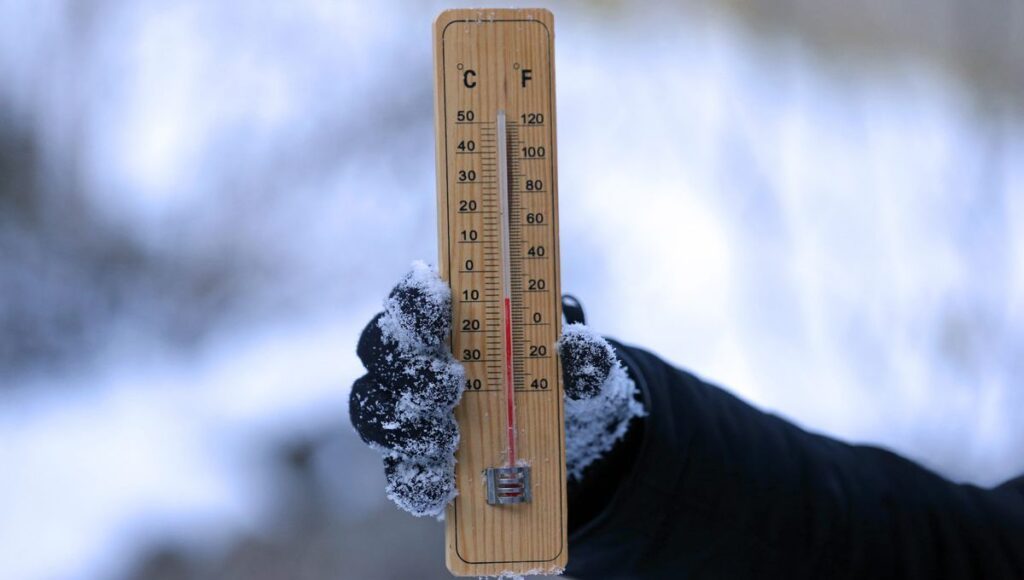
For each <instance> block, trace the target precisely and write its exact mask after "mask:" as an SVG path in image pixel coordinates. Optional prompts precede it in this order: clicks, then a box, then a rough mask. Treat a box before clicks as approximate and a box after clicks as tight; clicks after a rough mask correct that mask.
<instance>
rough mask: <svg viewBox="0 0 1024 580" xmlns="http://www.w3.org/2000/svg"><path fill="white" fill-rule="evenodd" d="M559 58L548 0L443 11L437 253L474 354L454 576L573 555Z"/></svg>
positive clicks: (456, 331)
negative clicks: (563, 359)
mask: <svg viewBox="0 0 1024 580" xmlns="http://www.w3.org/2000/svg"><path fill="white" fill-rule="evenodd" d="M553 59H554V21H553V17H552V15H551V13H550V12H548V11H547V10H541V9H500V10H487V9H472V10H469V9H465V10H463V9H459V10H448V11H445V12H443V13H442V14H441V15H440V16H439V17H438V19H437V21H436V22H435V24H434V67H435V75H436V76H435V102H436V113H435V114H436V118H435V122H436V138H437V195H438V198H437V199H438V212H437V213H438V240H439V264H440V271H441V275H442V277H444V278H445V279H446V280H447V281H448V282H449V284H450V285H451V289H452V311H453V325H452V335H451V339H450V345H451V349H452V353H453V354H454V356H455V357H456V358H457V359H458V360H459V361H461V362H462V364H463V365H464V367H465V369H466V389H465V393H464V394H463V397H462V402H461V403H460V404H459V406H458V408H457V409H456V411H455V416H456V420H457V421H458V423H459V431H460V434H461V442H460V444H459V449H458V452H457V453H456V460H457V463H456V473H455V476H456V483H457V486H458V489H459V495H458V496H457V497H456V498H455V499H454V501H453V502H452V503H451V504H450V505H449V507H448V512H447V514H446V516H447V517H446V522H447V523H446V532H445V537H446V545H447V553H446V554H447V557H446V561H447V564H448V568H449V570H451V572H452V573H454V574H457V575H464V576H481V575H499V574H525V573H531V574H543V573H558V572H560V571H561V570H562V569H563V568H564V567H565V563H566V560H567V548H566V497H565V436H564V422H563V421H564V418H563V407H562V404H563V399H562V371H561V367H560V366H559V361H558V356H557V353H556V352H555V343H556V341H557V339H558V336H559V334H560V332H561V319H562V313H561V301H560V284H559V262H558V259H559V258H558V256H559V253H558V204H557V200H558V197H557V181H556V166H555V161H556V155H555V152H556V150H555V106H554V92H555V85H554V81H555V79H554V60H553Z"/></svg>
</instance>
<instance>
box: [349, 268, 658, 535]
mask: <svg viewBox="0 0 1024 580" xmlns="http://www.w3.org/2000/svg"><path fill="white" fill-rule="evenodd" d="M450 324H451V291H450V289H449V288H448V285H447V284H445V283H444V281H443V280H441V279H440V278H439V277H438V275H437V273H436V272H434V271H433V270H431V269H430V268H429V267H428V266H427V265H426V264H424V263H423V262H415V263H414V264H413V267H412V271H411V272H410V273H409V274H407V275H406V276H405V277H404V278H403V279H402V280H401V281H400V282H399V283H398V285H397V286H395V288H394V289H393V290H392V291H391V293H390V294H389V295H388V298H387V299H386V300H385V301H384V311H383V312H381V313H380V314H378V315H377V316H375V317H374V318H373V320H371V321H370V323H369V324H368V325H367V326H366V328H365V329H364V330H363V334H362V336H361V337H360V339H359V346H358V348H357V351H358V355H359V358H360V360H362V362H363V365H364V366H365V367H366V369H367V371H368V372H367V374H366V375H364V376H363V377H361V378H359V379H358V380H356V382H355V384H354V385H353V386H352V394H351V396H350V399H349V415H350V416H351V420H352V425H353V426H354V427H355V429H356V431H357V432H358V433H359V436H360V437H361V438H362V439H363V441H365V442H366V443H368V444H369V445H370V446H371V447H373V448H374V449H377V450H378V451H380V452H381V453H382V454H383V456H384V473H385V477H386V480H387V494H388V497H389V498H391V500H392V501H394V502H395V503H396V504H397V505H398V506H399V507H400V508H402V509H403V510H405V511H407V512H409V513H412V514H413V515H417V516H424V515H435V516H436V515H440V514H441V513H442V512H443V511H444V507H445V505H446V504H447V503H448V502H449V501H451V499H452V498H453V497H455V493H456V490H455V457H454V454H455V449H456V447H457V446H458V442H459V432H458V427H457V425H456V423H455V417H454V413H453V409H454V408H455V405H456V404H457V403H458V401H459V398H460V397H461V395H462V390H463V387H464V384H465V372H464V370H463V368H462V365H461V364H460V363H459V362H458V361H456V360H455V358H454V357H453V356H452V355H451V353H450V352H449V350H448V347H447V345H446V344H445V338H446V337H447V336H448V332H449V329H450ZM558 350H559V355H560V356H561V358H562V369H563V375H564V385H565V394H566V401H565V411H566V413H565V414H566V420H565V428H566V468H567V472H568V474H569V476H570V477H572V478H577V479H578V478H579V477H580V476H581V474H582V472H583V469H584V468H585V467H586V466H587V465H589V464H591V463H593V462H594V461H595V460H596V459H598V458H599V457H601V456H602V455H603V454H604V453H605V452H607V451H608V450H609V449H611V448H612V447H613V446H614V445H615V443H616V442H617V441H618V440H619V439H621V438H622V437H623V436H624V435H625V433H626V430H627V429H628V426H629V421H630V419H632V418H633V417H638V416H641V415H643V414H644V412H643V408H642V406H641V405H640V403H638V402H637V401H636V400H635V396H634V395H635V393H636V386H635V385H634V384H633V381H632V380H631V379H630V378H629V377H628V376H627V375H626V371H625V369H624V368H623V367H622V365H621V363H619V361H618V359H617V358H616V356H615V352H614V350H613V349H612V347H611V345H609V344H608V342H607V341H605V340H604V339H603V338H601V337H600V336H599V335H597V334H596V333H594V332H593V331H592V330H590V329H589V328H588V327H586V326H584V325H582V324H568V325H566V326H565V328H564V329H563V333H562V338H561V340H560V341H559V345H558Z"/></svg>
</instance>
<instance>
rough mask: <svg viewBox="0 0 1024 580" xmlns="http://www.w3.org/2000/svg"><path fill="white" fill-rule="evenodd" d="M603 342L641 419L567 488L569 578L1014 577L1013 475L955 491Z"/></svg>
mask: <svg viewBox="0 0 1024 580" xmlns="http://www.w3.org/2000/svg"><path fill="white" fill-rule="evenodd" d="M613 344H614V346H615V347H616V350H617V351H618V354H619V357H620V358H621V359H622V361H623V363H624V364H625V365H626V366H627V367H628V369H629V372H630V374H631V375H632V377H633V379H634V380H635V381H636V382H637V385H638V387H639V389H640V392H641V393H642V396H643V399H644V400H643V403H644V406H645V408H646V409H647V411H648V416H647V417H645V418H644V420H643V422H642V423H641V424H639V425H635V426H634V430H635V434H634V435H632V438H631V439H627V441H625V442H624V444H623V445H621V447H622V449H625V451H623V450H622V449H616V453H613V455H612V457H611V458H610V459H609V461H604V462H599V463H602V464H600V465H596V466H595V469H594V471H593V472H589V473H586V474H584V482H588V480H589V478H591V476H594V478H595V479H596V480H597V481H591V482H589V483H587V485H590V486H591V489H590V490H589V491H588V490H582V491H581V490H580V489H575V490H574V489H570V504H569V506H570V507H569V509H570V527H571V529H570V536H569V550H570V551H569V566H568V569H567V574H569V575H570V576H574V577H577V578H583V579H585V578H730V579H739V578H784V579H794V578H828V579H833V578H835V579H843V578H850V579H854V578H857V579H860V578H865V579H867V578H871V579H875V578H900V579H906V578H929V579H931V578H950V579H953V578H956V579H960V578H965V579H966V578H971V579H974V578H977V579H982V578H984V579H1001V578H1022V579H1024V478H1019V479H1017V480H1015V481H1014V482H1009V483H1007V484H1004V485H1003V486H1000V487H997V488H994V489H982V488H979V487H976V486H973V485H961V484H956V483H953V482H950V481H948V480H946V479H943V478H942V477H939V476H938V475H936V474H934V473H932V472H930V471H928V470H926V469H924V468H922V467H920V466H918V465H917V464H915V463H913V462H911V461H908V460H907V459H904V458H902V457H900V456H898V455H895V454H893V453H891V452H888V451H885V450H883V449H879V448H875V447H868V446H856V445H848V444H845V443H842V442H839V441H836V440H833V439H829V438H827V437H823V436H820V435H815V434H812V433H808V432H806V431H803V430H802V429H800V428H798V427H796V426H794V425H793V424H791V423H788V422H786V421H784V420H782V419H780V418H778V417H775V416H773V415H770V414H767V413H764V412H761V411H758V410H757V409H754V408H753V407H751V406H750V405H747V404H746V403H744V402H743V401H741V400H739V399H737V398H736V397H734V396H732V395H730V394H728V393H726V392H725V391H723V390H721V389H719V388H717V387H714V386H712V385H709V384H707V383H705V382H703V381H701V380H700V379H698V378H696V377H694V376H693V375H691V374H689V373H686V372H684V371H681V370H679V369H676V368H674V367H672V366H670V365H668V364H666V363H665V362H664V361H662V360H660V359H659V358H658V357H656V356H654V355H652V354H650V353H648V352H645V351H643V350H640V349H637V348H633V347H627V346H623V345H621V344H618V343H613ZM609 482H610V483H609ZM595 490H596V491H595ZM574 498H575V499H574ZM595 504H600V505H599V507H598V508H597V509H595V508H594V505H595ZM577 508H578V509H577ZM574 510H575V511H576V513H575V514H574V513H573V512H574ZM580 514H582V515H583V516H584V517H580ZM574 516H575V517H574Z"/></svg>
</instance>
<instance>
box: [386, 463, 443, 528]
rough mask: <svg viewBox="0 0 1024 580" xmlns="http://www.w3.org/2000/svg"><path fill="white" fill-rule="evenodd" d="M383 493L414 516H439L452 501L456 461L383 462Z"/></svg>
mask: <svg viewBox="0 0 1024 580" xmlns="http://www.w3.org/2000/svg"><path fill="white" fill-rule="evenodd" d="M384 477H385V479H386V480H387V486H386V488H385V491H386V493H387V495H388V498H389V499H390V500H391V501H393V502H394V503H395V504H396V505H397V506H398V507H399V508H401V509H403V510H405V511H407V512H409V513H411V514H412V515H414V516H438V515H441V514H442V513H443V512H444V508H445V506H446V505H448V502H450V501H451V500H452V498H454V497H455V494H456V491H455V461H454V459H448V460H442V461H415V460H410V459H404V458H402V457H393V456H392V457H385V458H384Z"/></svg>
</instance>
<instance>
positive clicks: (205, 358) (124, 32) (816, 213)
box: [0, 0, 1024, 579]
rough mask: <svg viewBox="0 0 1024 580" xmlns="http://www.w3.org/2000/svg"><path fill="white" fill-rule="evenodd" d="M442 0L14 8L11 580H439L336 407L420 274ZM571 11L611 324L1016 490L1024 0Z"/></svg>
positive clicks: (189, 1) (3, 552) (565, 112)
mask: <svg viewBox="0 0 1024 580" xmlns="http://www.w3.org/2000/svg"><path fill="white" fill-rule="evenodd" d="M444 6H445V4H444V3H429V2H405V3H401V2H394V1H375V2H342V1H337V0H294V1H289V2H285V1H283V0H282V1H273V2H261V3H255V2H241V1H235V0H223V1H218V2H204V1H200V0H182V1H175V2H162V1H156V0H153V1H149V0H142V1H137V2H127V1H119V0H95V1H88V2H76V1H72V0H38V1H27V0H0V505H2V509H0V514H2V516H0V577H2V578H10V579H23V578H25V579H31V578H86V579H91V578H167V579H178V578H247V579H251V578H285V577H287V578H310V579H312V578H326V577H331V578H368V579H372V578H410V577H418V578H424V577H436V578H444V577H447V575H446V573H445V571H444V567H443V563H442V556H443V546H442V529H441V525H440V524H438V523H436V522H433V521H424V520H418V519H414V518H411V517H406V516H405V515H403V514H401V513H399V512H398V511H397V510H396V509H394V508H393V507H392V506H391V505H390V504H388V503H387V501H386V499H385V498H384V495H383V489H382V488H383V475H382V473H381V470H380V465H379V459H378V458H377V456H376V454H374V453H373V452H371V451H369V450H368V449H365V448H364V447H363V446H362V445H361V444H360V443H359V441H358V439H357V438H356V437H355V435H354V434H353V433H352V431H351V428H350V426H349V425H348V419H347V412H346V401H347V394H348V388H349V385H350V384H351V382H352V381H353V380H354V379H355V378H356V377H357V376H358V375H359V374H360V368H359V364H358V361H357V359H356V358H355V354H354V351H355V342H356V339H357V336H358V333H359V331H360V329H361V328H362V326H363V324H365V322H366V321H367V320H368V319H369V318H370V317H371V316H372V315H373V313H374V312H375V311H377V310H378V309H379V306H380V301H381V299H382V298H383V296H384V295H385V294H386V292H387V291H388V289H389V288H390V286H391V285H392V284H393V283H394V282H395V281H396V280H397V279H398V278H399V277H400V275H401V274H402V273H403V272H404V271H405V270H406V268H407V267H408V265H409V263H410V262H411V261H412V260H414V259H417V258H427V259H433V257H434V256H435V255H436V240H435V229H436V225H435V219H434V215H435V214H434V195H435V193H434V178H433V171H434V151H433V120H432V111H433V108H432V85H431V83H432V73H431V70H432V69H431V66H432V65H431V54H430V46H431V45H430V26H431V23H432V20H433V18H434V16H435V15H436V13H437V12H438V11H439V10H440V9H441V8H442V7H444ZM550 7H551V8H552V9H553V10H554V12H555V14H556V22H557V35H558V40H557V48H556V56H557V77H558V83H557V86H558V111H559V115H558V116H559V119H558V120H559V127H558V137H559V159H560V162H561V165H560V171H559V173H560V195H561V201H560V206H561V218H562V223H561V230H562V238H561V243H562V259H563V264H562V265H563V287H564V288H565V289H566V290H567V291H570V292H572V293H574V294H576V295H578V296H579V297H581V298H582V300H583V302H584V304H585V306H586V308H587V312H588V315H589V318H590V322H591V323H592V324H593V325H594V326H595V327H596V328H597V329H598V330H599V331H601V332H603V333H606V334H609V335H612V336H615V337H617V338H620V339H622V340H624V341H626V342H632V343H635V344H639V345H642V346H645V347H647V348H650V349H652V350H654V351H656V352H658V353H659V354H661V355H663V356H664V357H666V358H668V359H670V360H672V361H675V362H676V363H678V364H680V365H683V366H686V367H688V368H690V369H692V370H694V371H695V372H697V373H699V374H701V375H703V376H705V377H707V378H709V379H712V380H714V381H717V382H719V383H721V384H724V385H727V386H728V387H729V388H731V389H732V390H733V391H735V392H737V393H739V394H741V395H742V396H744V397H746V398H748V399H749V400H751V401H753V402H755V403H757V404H758V405H760V406H762V407H765V408H769V409H772V410H775V411H777V412H780V413H782V414H784V415H786V416H788V417H790V418H792V419H794V420H796V421H797V422H799V423H800V424H802V425H804V426H805V427H808V428H811V429H814V430H818V431H823V432H826V433H830V434H833V435H835V436H840V437H844V438H848V439H853V440H858V441H865V442H873V443H877V444H882V445H886V446H889V447H891V448H893V449H895V450H898V451H900V452H902V453H904V454H906V455H909V456H910V457H912V458H914V459H916V460H919V461H921V462H923V463H925V464H926V465H928V466H930V467H932V468H934V469H937V470H938V471H940V472H942V473H943V474H945V475H947V476H949V477H952V478H954V479H957V480H961V481H971V482H976V483H980V484H993V483H996V482H998V481H1000V480H1002V479H1005V478H1008V477H1010V476H1011V475H1014V474H1016V473H1019V472H1021V471H1024V68H1022V67H1021V66H1020V64H1021V62H1024V5H1022V4H1021V3H1020V2H1017V1H1016V0H987V1H984V2H973V1H968V0H928V1H925V0H908V1H906V2H899V3H889V2H882V1H871V2H864V3H846V2H843V1H842V0H773V1H771V2H747V1H740V2H683V1H680V2H673V3H655V2H645V3H643V4H638V5H636V6H632V5H629V4H626V3H623V2H615V1H605V2H600V3H584V2H553V3H552V4H551V5H550Z"/></svg>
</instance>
